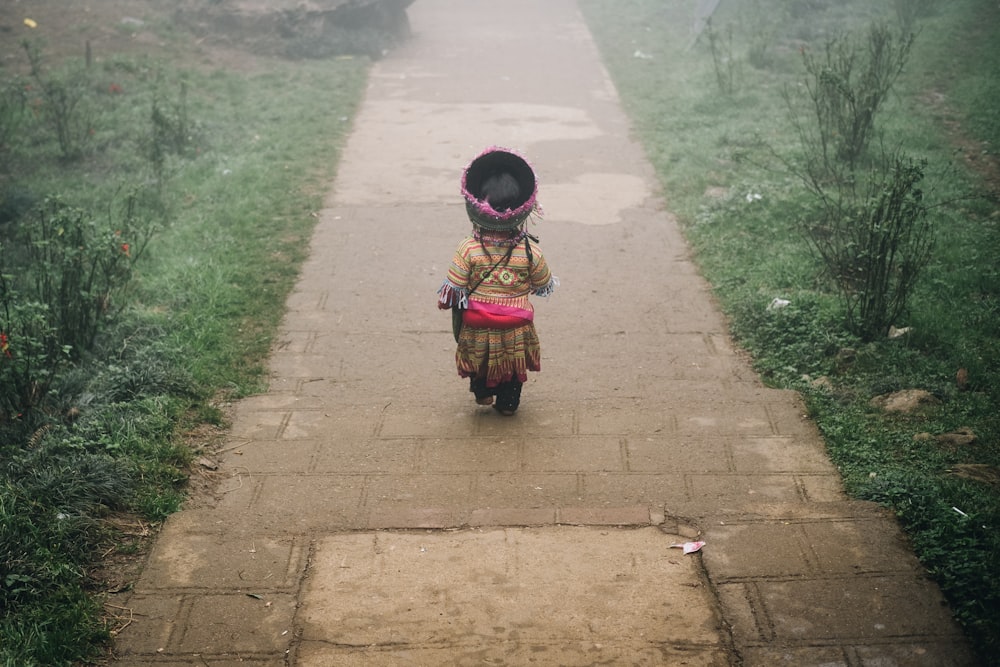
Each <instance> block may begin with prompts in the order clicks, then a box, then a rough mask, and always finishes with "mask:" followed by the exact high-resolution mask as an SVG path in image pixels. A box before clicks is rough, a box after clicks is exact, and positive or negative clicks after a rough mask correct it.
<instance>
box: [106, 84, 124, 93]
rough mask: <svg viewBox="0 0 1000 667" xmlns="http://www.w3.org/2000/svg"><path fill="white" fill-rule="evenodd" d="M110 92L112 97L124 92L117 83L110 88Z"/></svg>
mask: <svg viewBox="0 0 1000 667" xmlns="http://www.w3.org/2000/svg"><path fill="white" fill-rule="evenodd" d="M108 92H109V93H111V94H112V95H118V94H121V93H122V92H124V91H123V90H122V87H121V86H119V85H118V84H117V83H113V84H111V85H110V86H108Z"/></svg>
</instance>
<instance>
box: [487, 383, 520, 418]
mask: <svg viewBox="0 0 1000 667" xmlns="http://www.w3.org/2000/svg"><path fill="white" fill-rule="evenodd" d="M521 387H522V383H521V382H520V381H519V380H511V381H510V382H504V383H502V384H500V385H499V386H497V388H496V389H497V393H496V397H497V402H496V404H494V406H493V408H494V409H495V410H496V411H497V412H499V413H500V414H502V415H507V416H510V415H512V414H514V413H515V412H517V407H518V406H519V405H520V404H521Z"/></svg>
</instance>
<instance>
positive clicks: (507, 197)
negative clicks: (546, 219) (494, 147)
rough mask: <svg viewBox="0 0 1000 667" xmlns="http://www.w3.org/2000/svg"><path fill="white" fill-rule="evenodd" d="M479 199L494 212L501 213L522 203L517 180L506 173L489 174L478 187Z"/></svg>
mask: <svg viewBox="0 0 1000 667" xmlns="http://www.w3.org/2000/svg"><path fill="white" fill-rule="evenodd" d="M480 190H482V194H480V199H481V200H482V201H485V202H487V203H488V204H489V205H490V206H491V207H492V208H493V210H494V211H497V212H501V211H506V210H508V209H515V208H517V207H518V206H520V205H521V204H523V203H524V202H523V201H522V200H521V186H520V185H518V182H517V179H516V178H514V176H513V175H512V174H510V173H509V172H506V171H502V172H496V173H493V174H490V175H489V176H488V177H486V178H485V179H484V180H483V183H482V185H481V186H480Z"/></svg>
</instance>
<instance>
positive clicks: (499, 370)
mask: <svg viewBox="0 0 1000 667" xmlns="http://www.w3.org/2000/svg"><path fill="white" fill-rule="evenodd" d="M541 359H542V351H541V345H540V344H539V342H538V334H536V333H535V325H534V324H527V325H525V326H521V327H516V328H514V329H477V328H475V327H470V326H468V325H466V326H463V327H462V331H461V333H460V334H459V336H458V350H457V351H456V352H455V362H456V363H457V365H458V374H459V376H460V377H464V378H467V377H484V376H485V377H486V386H487V387H495V386H497V385H498V384H500V383H501V382H509V381H510V380H513V379H515V378H516V379H518V380H520V381H521V382H526V381H527V379H528V371H540V370H542V361H541Z"/></svg>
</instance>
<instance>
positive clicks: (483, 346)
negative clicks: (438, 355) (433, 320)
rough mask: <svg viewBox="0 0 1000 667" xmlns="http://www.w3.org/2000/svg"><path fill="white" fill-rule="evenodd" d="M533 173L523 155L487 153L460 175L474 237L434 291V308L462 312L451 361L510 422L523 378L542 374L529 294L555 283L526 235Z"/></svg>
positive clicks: (480, 399)
mask: <svg viewBox="0 0 1000 667" xmlns="http://www.w3.org/2000/svg"><path fill="white" fill-rule="evenodd" d="M537 192H538V187H537V182H536V180H535V174H534V172H533V171H532V169H531V166H530V165H529V164H528V163H527V162H526V161H525V160H524V158H522V157H521V156H520V155H517V154H516V153H513V152H512V151H509V150H507V149H504V148H496V147H493V148H488V149H486V151H484V152H483V153H482V154H480V155H479V156H478V157H477V158H476V159H474V160H473V161H472V162H471V163H470V164H469V166H468V167H467V168H466V170H465V172H464V174H463V175H462V195H463V197H464V198H465V209H466V212H467V213H468V215H469V219H470V220H471V221H472V235H471V236H469V237H467V238H466V239H465V240H464V241H462V243H461V244H460V245H459V246H458V250H456V251H455V256H454V258H453V259H452V261H451V266H450V268H449V269H448V276H447V278H445V281H444V284H443V285H442V286H441V289H439V290H438V308H441V309H446V308H458V309H461V315H462V319H461V326H460V328H457V329H456V332H455V339H456V341H457V342H458V350H457V351H456V352H455V361H456V363H457V365H458V374H459V376H460V377H464V378H469V391H471V392H472V393H473V394H475V397H476V403H478V404H479V405H492V406H493V408H494V409H495V410H497V411H498V412H499V413H500V414H503V415H507V416H510V415H513V414H514V413H515V412H516V411H517V408H518V405H520V402H521V385H522V384H523V383H524V382H525V381H526V380H527V379H528V373H527V372H528V371H539V370H541V347H540V345H539V342H538V335H537V334H536V333H535V325H534V310H533V308H532V307H531V302H530V301H528V295H529V294H535V295H538V296H548V295H549V294H551V293H552V291H553V289H555V287H556V286H557V285H558V284H559V281H558V279H556V278H555V277H554V276H553V275H552V274H551V272H550V271H549V267H548V264H546V262H545V258H544V257H543V256H542V252H541V250H539V248H538V246H537V245H535V244H537V242H538V239H536V238H534V237H533V236H531V235H530V234H528V232H527V231H526V230H525V229H524V226H525V223H526V221H527V220H528V217H529V216H530V215H531V214H532V213H533V212H534V211H535V209H536V208H537V202H536V201H535V197H536V195H537Z"/></svg>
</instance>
